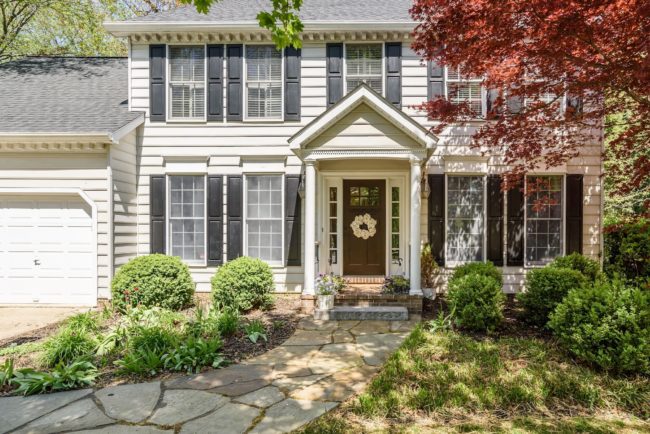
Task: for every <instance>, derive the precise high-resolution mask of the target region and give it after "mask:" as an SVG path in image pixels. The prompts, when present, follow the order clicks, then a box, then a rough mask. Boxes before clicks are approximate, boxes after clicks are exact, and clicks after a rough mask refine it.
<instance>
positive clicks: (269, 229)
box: [246, 175, 284, 264]
mask: <svg viewBox="0 0 650 434" xmlns="http://www.w3.org/2000/svg"><path fill="white" fill-rule="evenodd" d="M282 196H283V195H282V175H247V176H246V252H247V253H246V254H247V255H248V256H251V257H253V258H259V259H262V260H264V261H267V262H270V263H276V264H277V263H281V262H282V257H283V239H284V238H283V223H282V222H283V220H282Z"/></svg>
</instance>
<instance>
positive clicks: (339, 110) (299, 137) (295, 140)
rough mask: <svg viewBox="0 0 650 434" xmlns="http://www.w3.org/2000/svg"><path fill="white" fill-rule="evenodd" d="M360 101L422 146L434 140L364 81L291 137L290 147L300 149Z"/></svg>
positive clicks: (425, 130)
mask: <svg viewBox="0 0 650 434" xmlns="http://www.w3.org/2000/svg"><path fill="white" fill-rule="evenodd" d="M362 103H366V104H368V105H370V106H371V107H372V108H373V109H375V110H376V111H377V112H378V113H379V114H381V115H382V116H383V117H385V118H386V119H388V120H389V121H391V122H392V123H393V124H394V125H395V126H397V127H398V128H400V129H401V130H402V131H404V132H405V133H406V134H407V135H409V136H410V137H412V138H413V139H414V140H415V141H417V142H418V143H420V144H421V145H422V146H423V148H425V149H430V148H432V147H433V145H434V144H435V143H436V142H437V141H438V139H437V138H436V137H434V136H432V135H431V134H430V132H429V131H428V130H427V129H426V128H424V127H423V126H422V125H420V124H419V123H417V122H416V121H415V120H413V119H411V118H410V117H409V116H408V115H406V114H405V113H404V112H402V111H401V110H399V109H397V108H396V107H394V106H393V105H392V104H390V103H389V102H387V101H386V100H385V99H383V98H382V97H381V96H379V95H378V94H377V93H376V92H374V91H373V90H371V89H370V88H369V87H368V86H367V85H361V86H359V87H358V88H357V89H355V90H354V91H352V92H351V93H350V94H348V95H347V96H345V97H344V98H343V99H342V100H341V101H339V102H338V103H336V104H335V105H334V106H332V107H331V108H330V109H329V110H328V111H326V112H325V113H323V114H322V115H321V116H320V117H317V118H316V119H314V120H313V121H312V122H310V123H309V124H307V125H306V126H305V127H304V128H303V129H302V130H300V131H299V132H298V133H296V134H295V135H294V136H293V137H291V138H290V139H289V144H290V145H291V148H292V149H296V150H297V149H301V148H302V146H303V145H304V144H306V143H308V142H310V141H311V140H312V139H314V138H315V137H317V136H318V135H319V134H320V133H321V132H323V131H324V130H325V129H327V128H329V127H330V126H332V125H334V124H335V123H336V121H337V120H338V119H340V118H342V117H343V116H345V115H346V114H348V113H349V112H351V111H352V110H353V109H354V108H356V107H358V106H359V105H361V104H362Z"/></svg>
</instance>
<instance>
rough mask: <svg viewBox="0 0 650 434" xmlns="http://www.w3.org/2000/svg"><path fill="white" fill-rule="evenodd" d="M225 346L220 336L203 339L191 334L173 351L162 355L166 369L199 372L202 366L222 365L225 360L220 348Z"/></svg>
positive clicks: (214, 366)
mask: <svg viewBox="0 0 650 434" xmlns="http://www.w3.org/2000/svg"><path fill="white" fill-rule="evenodd" d="M222 346H223V343H222V342H221V339H220V338H219V337H213V338H211V339H205V340H204V339H202V338H200V337H194V336H189V337H188V338H187V339H186V340H185V341H184V342H183V343H181V344H180V345H179V346H178V347H177V348H175V349H174V350H173V351H172V352H170V353H168V354H165V355H163V356H162V361H163V364H164V366H165V368H166V369H171V370H172V371H185V372H187V373H188V374H191V373H192V372H196V373H198V372H199V371H200V370H201V368H203V367H206V366H210V367H212V368H219V367H221V366H222V365H223V364H224V362H225V360H224V358H223V357H221V354H220V353H219V350H220V349H221V347H222Z"/></svg>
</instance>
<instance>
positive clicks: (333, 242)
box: [329, 187, 338, 265]
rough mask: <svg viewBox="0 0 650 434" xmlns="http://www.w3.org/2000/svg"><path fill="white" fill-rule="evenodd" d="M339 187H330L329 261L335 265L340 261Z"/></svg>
mask: <svg viewBox="0 0 650 434" xmlns="http://www.w3.org/2000/svg"><path fill="white" fill-rule="evenodd" d="M337 196H338V189H337V188H336V187H330V190H329V223H330V227H329V233H330V240H329V241H330V246H329V263H330V265H334V264H337V263H338V249H337V247H338V239H337V236H338V220H337V203H338V202H337V199H338V197H337Z"/></svg>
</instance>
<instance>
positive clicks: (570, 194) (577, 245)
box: [565, 175, 583, 255]
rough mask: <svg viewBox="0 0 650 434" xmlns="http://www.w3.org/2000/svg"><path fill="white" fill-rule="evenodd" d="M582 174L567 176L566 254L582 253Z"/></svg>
mask: <svg viewBox="0 0 650 434" xmlns="http://www.w3.org/2000/svg"><path fill="white" fill-rule="evenodd" d="M582 179H583V177H582V175H567V177H566V203H567V206H566V225H565V228H566V229H565V231H566V237H565V238H566V249H565V251H566V254H567V255H568V254H569V253H574V252H577V253H582V206H583V205H582V203H583V195H582V191H583V190H582Z"/></svg>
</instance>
